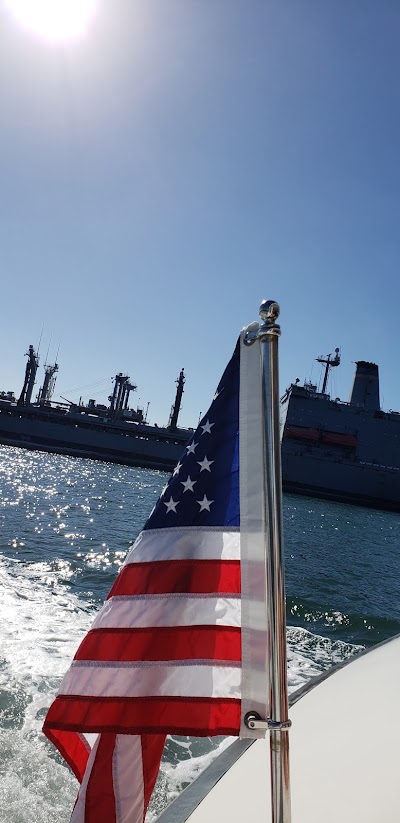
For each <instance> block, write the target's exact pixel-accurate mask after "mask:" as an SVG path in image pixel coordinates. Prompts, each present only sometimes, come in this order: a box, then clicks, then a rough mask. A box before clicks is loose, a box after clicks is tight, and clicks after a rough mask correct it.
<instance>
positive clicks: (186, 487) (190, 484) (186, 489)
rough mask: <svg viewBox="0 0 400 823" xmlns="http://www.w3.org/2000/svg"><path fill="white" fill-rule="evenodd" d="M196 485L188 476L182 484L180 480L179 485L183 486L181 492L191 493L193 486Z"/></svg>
mask: <svg viewBox="0 0 400 823" xmlns="http://www.w3.org/2000/svg"><path fill="white" fill-rule="evenodd" d="M195 484H196V480H192V479H191V477H190V474H189V475H188V476H187V479H186V480H185V482H184V483H183V482H182V480H181V485H182V486H183V492H184V493H185V492H192V491H193V486H194V485H195Z"/></svg>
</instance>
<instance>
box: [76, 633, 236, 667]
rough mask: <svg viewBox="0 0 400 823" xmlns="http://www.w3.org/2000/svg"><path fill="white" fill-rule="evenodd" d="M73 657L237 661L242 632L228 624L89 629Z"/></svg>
mask: <svg viewBox="0 0 400 823" xmlns="http://www.w3.org/2000/svg"><path fill="white" fill-rule="evenodd" d="M75 660H110V661H130V662H133V661H138V660H163V661H166V660H193V661H195V660H218V661H221V660H223V661H226V662H235V663H240V660H241V632H240V629H239V628H234V627H231V626H182V627H177V628H170V627H169V626H167V627H165V626H163V627H160V628H158V629H153V628H145V629H134V630H132V629H92V630H91V631H89V633H88V634H87V635H86V637H85V638H84V640H83V641H82V643H81V645H80V647H79V649H78V651H77V653H76V655H75Z"/></svg>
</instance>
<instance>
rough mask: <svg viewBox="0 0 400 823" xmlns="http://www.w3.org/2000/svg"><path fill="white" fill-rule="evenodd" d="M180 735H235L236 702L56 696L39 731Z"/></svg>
mask: <svg viewBox="0 0 400 823" xmlns="http://www.w3.org/2000/svg"><path fill="white" fill-rule="evenodd" d="M47 728H51V729H60V730H68V731H80V732H84V733H90V732H114V733H117V734H147V733H149V734H152V733H156V734H183V735H192V736H194V737H207V736H208V735H214V734H223V735H237V734H239V728H240V700H236V699H227V698H221V699H219V698H197V699H195V698H182V697H176V698H168V697H164V698H163V699H162V700H160V699H157V698H150V697H143V698H136V699H134V700H133V699H132V698H129V697H128V698H119V699H118V698H114V697H110V698H108V699H107V698H95V699H93V698H92V699H89V698H81V697H79V696H76V695H71V696H70V697H56V699H55V700H54V701H53V703H52V705H51V706H50V709H49V712H48V714H47V717H46V721H45V725H44V727H43V730H44V731H45V732H46V729H47Z"/></svg>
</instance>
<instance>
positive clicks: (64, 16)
mask: <svg viewBox="0 0 400 823" xmlns="http://www.w3.org/2000/svg"><path fill="white" fill-rule="evenodd" d="M96 3H97V0H5V5H6V7H7V8H8V9H9V11H10V12H12V14H13V15H14V17H16V18H17V20H18V21H19V22H20V23H22V24H23V25H24V26H26V28H28V29H30V30H31V31H32V32H34V33H35V34H37V35H38V36H40V37H42V38H43V39H45V40H50V41H60V40H72V39H76V38H79V37H82V36H83V35H84V34H86V31H87V28H88V25H89V23H90V20H91V19H92V17H93V15H94V12H95V10H96Z"/></svg>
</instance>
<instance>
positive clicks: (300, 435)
mask: <svg viewBox="0 0 400 823" xmlns="http://www.w3.org/2000/svg"><path fill="white" fill-rule="evenodd" d="M316 359H317V361H318V362H319V363H322V364H324V367H325V370H324V379H323V385H322V390H321V391H318V390H317V386H316V385H314V384H312V383H311V382H305V383H304V385H303V386H300V385H299V382H298V381H296V383H292V384H291V385H290V386H289V388H288V389H287V390H286V392H285V393H284V395H283V397H282V398H281V427H282V429H283V432H282V482H283V490H284V491H287V492H292V493H295V494H305V495H310V496H312V497H323V498H327V499H329V500H338V501H341V502H345V503H358V504H361V505H364V506H371V507H373V508H380V509H390V510H392V511H400V414H399V413H398V412H394V411H388V412H385V411H382V409H381V407H380V400H379V370H378V366H377V365H376V364H375V363H367V362H365V361H364V360H360V361H358V362H356V372H355V376H354V383H353V388H352V392H351V396H350V400H349V402H343V401H342V400H340V399H339V398H335V399H333V398H331V396H330V395H329V394H328V393H327V384H328V376H329V373H330V369H331V368H334V367H336V366H338V365H339V363H340V355H339V349H336V350H335V354H334V355H331V354H329V355H327V356H326V357H317V358H316Z"/></svg>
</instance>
